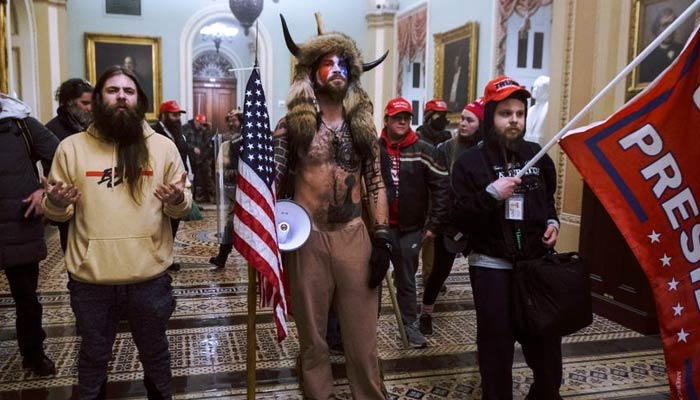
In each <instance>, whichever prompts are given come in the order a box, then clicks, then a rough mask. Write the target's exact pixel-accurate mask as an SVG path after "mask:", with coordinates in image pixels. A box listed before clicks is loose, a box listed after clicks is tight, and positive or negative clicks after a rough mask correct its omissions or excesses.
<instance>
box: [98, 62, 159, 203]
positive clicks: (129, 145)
mask: <svg viewBox="0 0 700 400" xmlns="http://www.w3.org/2000/svg"><path fill="white" fill-rule="evenodd" d="M117 75H125V76H127V77H128V78H129V79H131V80H132V81H133V82H134V84H135V85H136V91H137V96H136V98H137V103H136V107H135V109H134V113H135V114H136V116H135V121H134V122H138V124H139V131H138V132H137V133H139V134H136V135H133V137H126V138H122V139H117V138H114V137H113V139H114V140H115V141H116V142H117V169H118V170H119V171H120V172H121V173H122V177H123V178H124V180H126V183H127V185H128V188H129V194H130V195H131V198H132V199H133V200H134V201H135V202H136V203H137V204H140V203H141V202H140V199H141V197H142V195H143V193H142V187H141V186H142V177H141V170H142V169H143V168H144V167H146V166H148V159H149V154H148V147H147V146H146V139H145V137H144V136H143V130H142V128H141V126H142V124H143V121H144V116H145V114H146V111H147V110H148V97H147V96H146V93H145V92H144V91H143V89H142V88H141V84H140V83H139V80H138V78H137V77H136V75H135V74H134V72H133V71H132V70H130V69H128V68H124V67H122V66H120V65H115V66H112V67H109V68H108V69H107V70H106V71H105V72H104V73H102V75H101V76H100V78H99V79H98V80H97V83H96V84H95V90H94V91H93V94H92V108H93V110H94V113H95V127H96V128H97V129H98V132H101V131H103V130H108V129H109V128H110V127H108V126H105V123H106V122H107V121H105V118H104V115H102V114H101V113H100V110H103V109H104V104H103V98H102V89H104V86H105V84H106V82H107V80H108V79H109V78H111V77H113V76H117ZM98 116H100V117H102V118H98ZM134 128H135V127H134ZM101 133H102V132H101Z"/></svg>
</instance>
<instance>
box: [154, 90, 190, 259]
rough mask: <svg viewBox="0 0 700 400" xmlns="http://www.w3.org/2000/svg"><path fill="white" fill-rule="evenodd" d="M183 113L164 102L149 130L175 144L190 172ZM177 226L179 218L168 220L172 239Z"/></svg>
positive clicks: (177, 106)
mask: <svg viewBox="0 0 700 400" xmlns="http://www.w3.org/2000/svg"><path fill="white" fill-rule="evenodd" d="M185 112H186V111H185V110H183V109H181V108H180V105H179V104H177V101H175V100H168V101H164V102H162V103H161V104H160V108H159V109H158V121H156V122H154V123H153V124H151V128H153V130H154V131H156V132H158V133H160V134H161V135H163V136H165V137H167V138H168V139H170V140H172V141H173V143H175V146H176V147H177V151H178V153H180V158H181V159H182V164H183V165H184V166H185V170H186V171H187V172H190V163H189V160H188V159H187V141H186V140H185V137H184V136H183V135H182V123H181V122H180V118H181V116H182V114H184V113H185ZM179 226H180V219H179V218H171V219H170V227H171V228H172V231H173V239H174V238H175V235H177V229H178V227H179ZM168 269H169V270H170V271H178V270H180V263H177V262H173V263H172V265H170V267H168Z"/></svg>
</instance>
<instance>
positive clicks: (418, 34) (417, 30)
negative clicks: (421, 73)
mask: <svg viewBox="0 0 700 400" xmlns="http://www.w3.org/2000/svg"><path fill="white" fill-rule="evenodd" d="M427 22H428V9H427V7H420V8H418V9H417V10H415V11H413V12H411V13H410V14H408V15H405V16H403V17H401V19H399V20H398V23H397V31H398V32H397V39H398V48H399V62H398V64H399V71H398V75H397V76H396V95H397V96H401V88H402V86H403V79H402V77H403V67H402V65H403V63H404V62H405V61H413V59H414V58H415V57H416V55H418V54H421V53H423V54H425V37H426V28H427Z"/></svg>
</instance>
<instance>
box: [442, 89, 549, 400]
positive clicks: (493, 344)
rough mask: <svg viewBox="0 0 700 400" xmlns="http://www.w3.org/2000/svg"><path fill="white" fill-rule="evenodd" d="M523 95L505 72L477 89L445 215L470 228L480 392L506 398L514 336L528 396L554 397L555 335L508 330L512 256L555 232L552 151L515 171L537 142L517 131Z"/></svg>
mask: <svg viewBox="0 0 700 400" xmlns="http://www.w3.org/2000/svg"><path fill="white" fill-rule="evenodd" d="M529 97H530V93H529V92H528V91H527V90H525V89H524V88H523V87H522V86H520V85H519V84H518V83H517V82H515V81H514V80H512V79H510V78H508V77H505V76H502V77H498V78H496V79H493V80H491V81H490V82H489V83H488V84H487V85H486V89H485V91H484V103H485V111H484V121H483V126H484V129H483V134H484V140H483V141H482V142H481V143H479V144H478V145H477V146H475V147H472V148H471V149H469V150H467V152H466V153H464V154H463V155H462V156H461V157H460V158H459V159H458V160H457V161H456V162H455V164H454V165H453V168H452V187H453V189H454V191H455V196H456V202H457V205H456V207H455V209H454V213H453V217H454V219H455V220H456V221H457V222H458V223H459V224H460V225H461V226H462V227H464V229H465V231H467V232H469V233H470V234H471V236H470V244H471V246H472V252H471V253H470V254H469V275H470V277H471V284H472V290H473V293H474V307H475V309H476V318H477V339H476V340H477V348H478V353H479V371H480V372H481V387H482V398H483V399H512V396H513V394H512V387H511V385H510V382H512V364H513V352H514V344H515V341H516V340H517V341H518V342H520V344H521V345H522V349H523V355H524V356H525V361H526V362H527V364H528V366H530V368H532V370H533V373H534V382H533V384H532V386H531V387H530V393H529V394H528V398H529V399H560V398H561V397H560V396H559V386H560V385H561V378H562V359H561V338H560V337H542V336H533V335H527V334H524V333H522V332H516V329H515V326H514V323H513V317H512V315H513V309H512V279H513V264H514V263H515V262H516V261H519V260H528V259H534V258H538V257H541V256H542V255H544V254H545V252H546V251H547V249H548V248H551V247H553V246H554V244H555V243H556V241H557V235H558V232H559V222H558V220H557V213H556V209H555V207H554V192H555V191H556V171H555V168H554V163H553V162H552V159H551V158H549V157H548V156H547V155H546V154H545V156H544V157H542V158H541V159H540V160H539V161H538V162H536V163H535V165H534V166H533V167H531V168H529V169H528V170H527V171H526V172H525V174H524V175H523V177H522V179H520V178H517V177H516V175H517V174H518V172H520V170H521V168H522V167H523V166H524V165H525V164H526V163H527V161H529V160H530V159H531V158H532V157H533V156H534V155H535V154H536V153H537V152H538V151H539V150H540V146H539V145H538V144H536V143H532V142H527V141H525V140H524V139H523V136H524V135H525V121H526V115H527V99H528V98H529Z"/></svg>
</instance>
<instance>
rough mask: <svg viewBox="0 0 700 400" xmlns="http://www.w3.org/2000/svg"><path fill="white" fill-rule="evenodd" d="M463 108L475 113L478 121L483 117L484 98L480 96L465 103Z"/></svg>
mask: <svg viewBox="0 0 700 400" xmlns="http://www.w3.org/2000/svg"><path fill="white" fill-rule="evenodd" d="M464 109H465V110H467V111H469V112H471V113H473V114H474V115H476V117H477V118H479V121H481V120H483V119H484V99H483V98H482V97H479V98H478V99H476V100H474V101H472V102H471V103H469V104H467V105H466V106H464Z"/></svg>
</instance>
